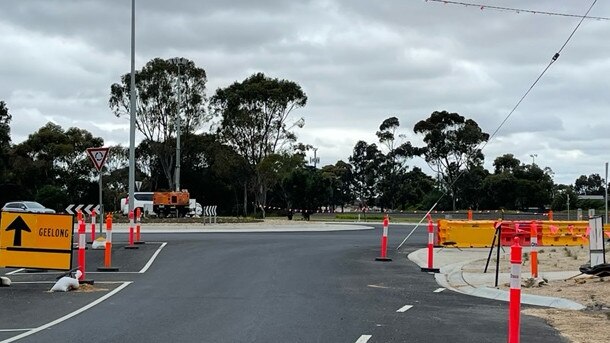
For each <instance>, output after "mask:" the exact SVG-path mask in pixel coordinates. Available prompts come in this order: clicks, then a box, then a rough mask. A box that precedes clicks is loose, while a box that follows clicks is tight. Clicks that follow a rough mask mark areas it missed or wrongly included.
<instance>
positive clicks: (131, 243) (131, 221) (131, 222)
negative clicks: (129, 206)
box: [125, 211, 138, 249]
mask: <svg viewBox="0 0 610 343" xmlns="http://www.w3.org/2000/svg"><path fill="white" fill-rule="evenodd" d="M133 235H134V232H133V211H129V245H127V246H125V249H138V246H137V245H134V244H133V242H134V239H133Z"/></svg>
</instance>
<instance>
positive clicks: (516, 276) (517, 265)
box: [508, 237, 522, 343]
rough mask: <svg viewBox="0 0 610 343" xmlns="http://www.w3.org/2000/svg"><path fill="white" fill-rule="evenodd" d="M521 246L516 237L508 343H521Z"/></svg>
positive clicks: (510, 295) (513, 247)
mask: <svg viewBox="0 0 610 343" xmlns="http://www.w3.org/2000/svg"><path fill="white" fill-rule="evenodd" d="M521 251H522V248H521V244H519V237H515V239H514V244H513V245H512V246H511V247H510V294H509V309H508V343H519V340H520V331H521V329H520V324H521V323H520V321H521V262H522V261H521Z"/></svg>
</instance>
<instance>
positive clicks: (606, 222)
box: [604, 162, 608, 224]
mask: <svg viewBox="0 0 610 343" xmlns="http://www.w3.org/2000/svg"><path fill="white" fill-rule="evenodd" d="M605 181H606V185H605V186H606V187H604V188H605V189H606V197H605V199H606V221H605V222H604V224H608V162H606V179H605Z"/></svg>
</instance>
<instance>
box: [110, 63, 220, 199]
mask: <svg viewBox="0 0 610 343" xmlns="http://www.w3.org/2000/svg"><path fill="white" fill-rule="evenodd" d="M186 61H187V62H186V64H185V65H183V66H180V67H178V66H177V65H175V64H173V63H171V62H170V61H168V60H164V59H161V58H154V59H152V60H150V61H149V62H148V63H146V65H145V66H144V67H143V68H142V69H141V70H138V71H136V72H135V82H136V94H137V107H136V113H135V116H136V120H135V122H136V128H137V129H138V131H139V132H140V133H141V134H142V135H143V136H144V138H145V140H147V141H148V143H147V144H148V147H149V148H150V151H151V152H152V153H153V154H154V155H156V157H157V158H158V159H159V163H160V165H161V167H162V171H163V173H164V175H165V178H166V179H167V182H168V184H169V187H170V188H172V189H173V188H174V182H175V177H174V165H175V163H176V161H175V158H176V154H175V151H176V145H175V139H176V132H177V127H176V116H177V115H179V116H180V127H181V129H180V131H181V132H182V134H183V135H189V134H193V133H194V132H195V131H196V130H198V129H200V128H201V127H202V126H203V125H204V124H206V123H207V122H208V121H209V120H210V116H209V115H208V114H207V111H206V108H207V97H206V83H207V76H206V72H205V70H204V69H203V68H199V67H197V66H196V65H195V63H194V62H193V61H190V60H186ZM130 78H131V73H127V74H125V75H123V76H122V77H121V81H120V82H119V83H114V84H113V85H112V86H111V87H110V100H109V101H108V104H109V106H110V109H111V110H112V112H113V113H114V114H115V115H116V116H117V117H129V116H130V113H129V111H130V106H129V105H130V96H129V95H130V91H131V85H130ZM188 149H189V147H188V146H186V145H185V146H184V148H183V150H188ZM185 152H186V151H185Z"/></svg>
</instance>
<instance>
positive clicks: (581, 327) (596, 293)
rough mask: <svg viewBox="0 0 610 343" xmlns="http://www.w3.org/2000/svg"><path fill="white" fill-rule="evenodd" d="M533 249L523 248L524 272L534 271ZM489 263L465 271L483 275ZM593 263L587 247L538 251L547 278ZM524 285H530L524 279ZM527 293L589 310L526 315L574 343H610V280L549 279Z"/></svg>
mask: <svg viewBox="0 0 610 343" xmlns="http://www.w3.org/2000/svg"><path fill="white" fill-rule="evenodd" d="M608 250H610V249H608V246H607V248H606V251H607V252H606V260H607V261H610V259H609V257H610V254H609V253H608ZM509 252H510V249H509V248H505V249H504V251H503V252H502V251H501V254H500V268H499V269H500V272H503V273H507V272H509V271H510V258H509ZM529 252H530V249H529V248H528V247H524V248H523V256H522V259H523V263H522V265H523V267H522V272H524V273H525V272H529V271H530V269H531V258H530V255H529ZM493 256H494V258H493V259H492V261H490V265H489V270H491V272H495V265H496V262H495V261H496V260H495V251H494V253H493ZM485 262H486V261H485V260H479V261H476V262H472V263H470V264H468V265H466V266H464V268H463V270H464V271H465V272H479V273H480V272H481V271H482V270H483V268H484V267H485ZM588 262H589V249H588V247H587V246H576V247H540V248H539V249H538V270H539V274H540V275H541V276H542V277H544V274H545V272H557V271H578V269H579V267H580V266H581V265H583V264H587V263H588ZM523 281H524V282H522V284H527V282H526V281H527V280H525V278H524V280H523ZM508 287H509V285H508V284H501V285H500V288H502V289H508ZM521 292H522V293H523V294H532V295H543V296H551V297H558V298H564V299H569V300H573V301H576V302H578V303H580V304H583V305H584V306H586V307H587V308H586V309H584V310H581V311H570V310H557V309H547V308H540V309H538V308H537V309H526V310H523V313H524V314H528V315H533V316H536V317H540V318H543V319H544V320H546V321H547V322H548V323H549V324H550V325H552V326H553V327H555V328H556V329H557V330H558V331H559V332H560V333H561V334H562V335H563V336H564V337H565V338H566V339H567V340H569V341H570V342H574V343H581V342H582V343H585V342H586V343H598V342H599V343H602V342H604V343H605V342H608V341H609V339H608V337H609V336H608V335H609V334H608V332H609V329H608V328H609V327H610V277H606V278H599V277H595V276H589V275H580V276H577V277H574V278H571V279H562V280H548V283H545V284H542V285H541V286H540V287H537V286H533V287H522V288H521Z"/></svg>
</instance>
